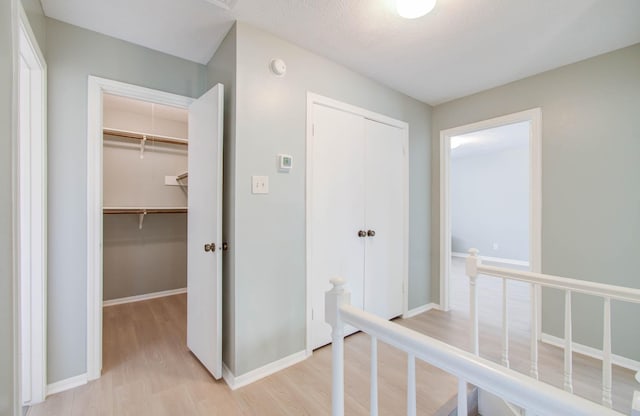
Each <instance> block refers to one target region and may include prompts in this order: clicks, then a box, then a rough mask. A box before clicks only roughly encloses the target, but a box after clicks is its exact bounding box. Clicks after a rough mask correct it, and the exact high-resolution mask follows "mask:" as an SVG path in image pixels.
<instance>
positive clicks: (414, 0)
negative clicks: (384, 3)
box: [396, 0, 436, 19]
mask: <svg viewBox="0 0 640 416" xmlns="http://www.w3.org/2000/svg"><path fill="white" fill-rule="evenodd" d="M435 6H436V0H396V10H397V11H398V14H399V15H400V16H402V17H404V18H405V19H416V18H418V17H422V16H424V15H425V14H427V13H429V12H430V11H431V10H433V8H434V7H435Z"/></svg>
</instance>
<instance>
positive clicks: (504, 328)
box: [502, 278, 509, 368]
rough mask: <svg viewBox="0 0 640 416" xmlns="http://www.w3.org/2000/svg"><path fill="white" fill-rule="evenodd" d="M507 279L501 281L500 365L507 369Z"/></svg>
mask: <svg viewBox="0 0 640 416" xmlns="http://www.w3.org/2000/svg"><path fill="white" fill-rule="evenodd" d="M508 298H509V296H508V292H507V279H506V278H505V279H502V365H504V366H505V367H507V368H508V367H509V308H508V307H507V299H508Z"/></svg>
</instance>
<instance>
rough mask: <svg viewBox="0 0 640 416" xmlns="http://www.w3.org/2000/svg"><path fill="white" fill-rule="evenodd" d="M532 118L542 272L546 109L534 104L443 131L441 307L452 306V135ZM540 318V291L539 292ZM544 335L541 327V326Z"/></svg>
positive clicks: (533, 233) (532, 226)
mask: <svg viewBox="0 0 640 416" xmlns="http://www.w3.org/2000/svg"><path fill="white" fill-rule="evenodd" d="M525 121H528V122H529V123H530V131H529V204H530V206H529V267H530V269H531V271H533V272H536V273H540V272H541V267H542V258H541V253H542V196H541V195H542V161H541V160H542V159H541V154H542V110H541V109H540V108H533V109H530V110H525V111H520V112H518V113H513V114H508V115H505V116H500V117H495V118H492V119H488V120H483V121H479V122H476V123H471V124H467V125H464V126H459V127H454V128H451V129H447V130H442V131H441V132H440V308H441V309H442V310H444V311H447V310H449V297H450V293H449V275H450V263H451V212H450V211H451V206H450V197H449V187H450V184H449V182H450V181H449V174H450V165H451V138H452V137H454V136H459V135H463V134H468V133H472V132H474V131H479V130H486V129H490V128H495V127H500V126H504V125H507V124H513V123H519V122H525ZM537 300H538V304H537V305H535V306H536V308H537V314H538V321H539V322H540V319H541V318H540V314H541V309H540V305H539V303H540V301H541V296H540V294H538V295H537ZM538 336H540V328H539V329H538Z"/></svg>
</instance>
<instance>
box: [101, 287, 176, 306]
mask: <svg viewBox="0 0 640 416" xmlns="http://www.w3.org/2000/svg"><path fill="white" fill-rule="evenodd" d="M181 293H187V288H186V287H183V288H180V289H172V290H163V291H162V292H154V293H145V294H144V295H137V296H129V297H126V298H120V299H111V300H105V301H104V302H102V307H107V306H114V305H122V304H123V303H131V302H140V301H143V300H149V299H156V298H163V297H165V296H173V295H179V294H181Z"/></svg>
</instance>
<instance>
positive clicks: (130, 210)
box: [102, 208, 187, 214]
mask: <svg viewBox="0 0 640 416" xmlns="http://www.w3.org/2000/svg"><path fill="white" fill-rule="evenodd" d="M102 212H104V213H105V214H184V213H186V212H187V208H103V210H102Z"/></svg>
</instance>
